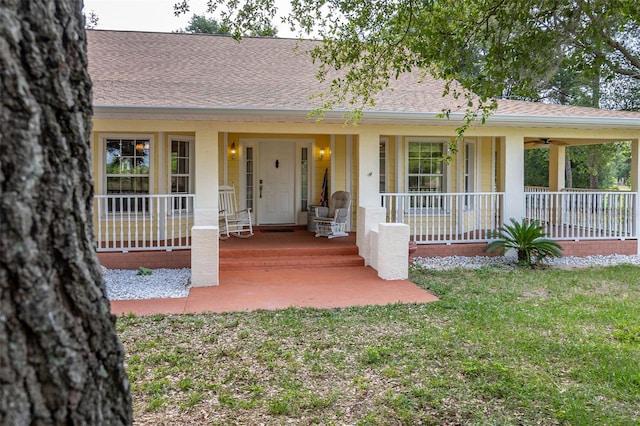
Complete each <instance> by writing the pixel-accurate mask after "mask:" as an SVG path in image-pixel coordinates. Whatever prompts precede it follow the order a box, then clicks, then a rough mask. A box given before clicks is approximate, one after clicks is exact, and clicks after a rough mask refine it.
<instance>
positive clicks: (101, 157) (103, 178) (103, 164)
mask: <svg viewBox="0 0 640 426" xmlns="http://www.w3.org/2000/svg"><path fill="white" fill-rule="evenodd" d="M107 139H120V140H122V139H148V140H149V194H153V193H154V192H153V189H154V188H155V185H154V179H153V177H154V170H155V164H154V161H153V159H154V157H155V137H154V135H153V134H150V133H149V134H147V133H145V134H142V133H140V134H137V133H100V134H98V141H99V144H98V145H99V150H98V168H99V170H98V173H99V177H100V178H99V180H97V183H99V188H97V191H96V193H98V194H103V195H108V194H107Z"/></svg>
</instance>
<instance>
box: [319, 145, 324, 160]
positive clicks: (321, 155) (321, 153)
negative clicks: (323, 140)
mask: <svg viewBox="0 0 640 426" xmlns="http://www.w3.org/2000/svg"><path fill="white" fill-rule="evenodd" d="M320 159H321V160H322V159H324V148H320Z"/></svg>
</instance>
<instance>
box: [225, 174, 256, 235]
mask: <svg viewBox="0 0 640 426" xmlns="http://www.w3.org/2000/svg"><path fill="white" fill-rule="evenodd" d="M218 204H219V206H218V208H219V209H220V213H219V215H220V217H219V219H220V239H222V240H226V239H227V238H229V236H231V235H233V236H235V237H238V238H249V237H251V236H252V235H253V226H252V224H251V209H244V210H238V207H237V206H236V190H235V188H234V187H233V185H220V187H219V189H218Z"/></svg>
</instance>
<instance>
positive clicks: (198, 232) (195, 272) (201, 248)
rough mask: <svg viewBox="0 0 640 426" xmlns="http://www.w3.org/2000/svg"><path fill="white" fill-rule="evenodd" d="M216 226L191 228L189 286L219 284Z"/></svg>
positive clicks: (218, 232)
mask: <svg viewBox="0 0 640 426" xmlns="http://www.w3.org/2000/svg"><path fill="white" fill-rule="evenodd" d="M219 234H220V229H219V228H218V227H217V226H194V227H193V228H191V285H192V286H193V287H210V286H217V285H219V284H220V279H219V269H220V267H219V266H220V265H219V256H220V253H219V250H220V248H219V240H218V237H219Z"/></svg>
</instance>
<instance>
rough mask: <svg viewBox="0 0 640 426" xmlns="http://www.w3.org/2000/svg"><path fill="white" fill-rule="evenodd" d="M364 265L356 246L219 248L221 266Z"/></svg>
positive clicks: (316, 267) (261, 267) (262, 267)
mask: <svg viewBox="0 0 640 426" xmlns="http://www.w3.org/2000/svg"><path fill="white" fill-rule="evenodd" d="M349 266H353V267H358V266H364V259H363V258H362V257H360V256H359V255H358V247H356V246H346V247H326V248H276V249H273V248H272V249H260V248H256V249H251V248H249V249H237V250H236V249H230V250H229V249H225V250H221V251H220V270H221V271H232V270H235V271H239V270H255V269H275V268H278V269H326V268H329V267H349Z"/></svg>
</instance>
